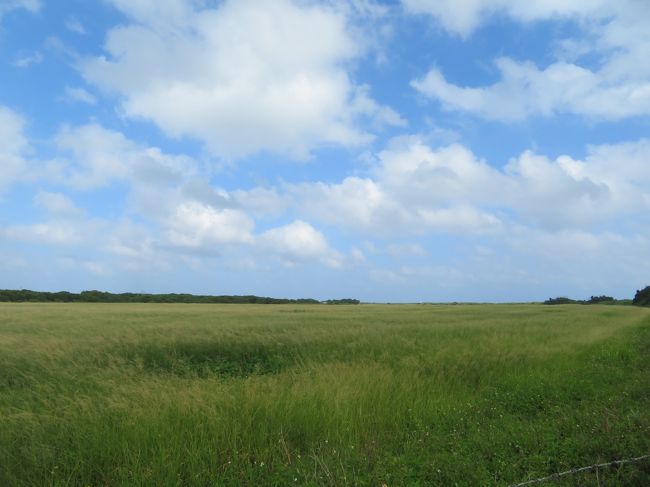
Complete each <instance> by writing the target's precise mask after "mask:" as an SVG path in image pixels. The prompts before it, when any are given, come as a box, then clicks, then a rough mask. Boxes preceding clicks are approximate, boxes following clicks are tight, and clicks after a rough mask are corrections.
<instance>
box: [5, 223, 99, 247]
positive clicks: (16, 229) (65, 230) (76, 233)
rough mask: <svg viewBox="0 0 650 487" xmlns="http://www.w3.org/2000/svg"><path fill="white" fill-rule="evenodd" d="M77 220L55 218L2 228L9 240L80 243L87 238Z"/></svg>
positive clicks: (53, 243) (66, 243)
mask: <svg viewBox="0 0 650 487" xmlns="http://www.w3.org/2000/svg"><path fill="white" fill-rule="evenodd" d="M88 230H90V228H83V225H79V224H78V223H77V222H73V221H69V220H64V219H57V220H51V221H48V222H44V223H34V224H26V225H23V224H19V225H10V226H8V227H6V228H5V229H4V230H3V234H4V235H3V236H4V237H5V238H7V239H9V240H20V241H26V242H36V243H41V244H51V245H66V246H69V245H80V244H82V243H83V242H84V241H86V240H87V238H88V234H87V233H85V232H86V231H88Z"/></svg>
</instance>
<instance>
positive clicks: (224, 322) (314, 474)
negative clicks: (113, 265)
mask: <svg viewBox="0 0 650 487" xmlns="http://www.w3.org/2000/svg"><path fill="white" fill-rule="evenodd" d="M649 384H650V310H648V309H646V308H640V307H632V306H626V307H620V306H607V307H604V306H573V305H568V306H561V307H548V306H541V305H473V306H467V305H456V306H444V305H391V306H388V305H361V306H307V305H296V304H292V305H278V306H272V307H261V306H253V305H237V306H230V305H228V306H226V305H202V306H192V305H174V304H170V305H167V306H159V305H151V304H119V305H115V304H111V305H106V304H42V303H36V304H33V303H21V304H2V305H0V485H3V486H4V485H6V486H14V487H22V486H35V485H39V486H40V485H47V486H120V485H122V486H131V485H143V486H144V485H156V486H178V485H182V486H210V485H233V486H239V485H251V486H257V485H279V486H286V485H312V486H316V485H330V486H343V485H368V486H380V485H383V484H386V485H389V486H397V485H507V484H511V483H514V482H518V481H523V480H526V479H531V478H537V477H541V476H544V475H548V474H551V473H554V472H558V471H562V470H566V469H568V468H571V467H575V466H582V465H590V464H593V463H598V462H605V461H610V460H614V459H620V458H626V457H633V456H639V455H642V454H645V453H648V452H650V415H649V414H648V411H650V386H649ZM569 482H570V483H572V482H575V483H576V485H597V482H598V483H600V484H601V485H649V484H650V464H648V463H647V462H641V463H637V464H631V465H626V466H622V467H620V468H615V469H608V470H601V471H600V472H599V477H598V478H597V479H596V477H595V474H593V473H581V474H578V475H576V476H575V477H574V478H573V479H572V480H570V481H569Z"/></svg>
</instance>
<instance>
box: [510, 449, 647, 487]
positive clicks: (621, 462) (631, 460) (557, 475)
mask: <svg viewBox="0 0 650 487" xmlns="http://www.w3.org/2000/svg"><path fill="white" fill-rule="evenodd" d="M647 459H650V454H648V455H643V456H640V457H635V458H626V459H625V460H614V461H613V462H608V463H596V464H594V465H589V466H587V467H580V468H572V469H571V470H567V471H565V472H559V473H554V474H553V475H549V476H548V477H540V478H538V479H533V480H527V481H526V482H521V483H519V484H512V485H511V486H510V487H523V486H525V485H533V484H541V483H542V482H548V481H549V480H556V479H559V478H561V477H564V476H566V475H574V474H576V473H580V472H588V471H590V470H596V472H598V469H599V468H607V467H614V466H619V465H625V464H626V463H636V462H641V461H643V460H647Z"/></svg>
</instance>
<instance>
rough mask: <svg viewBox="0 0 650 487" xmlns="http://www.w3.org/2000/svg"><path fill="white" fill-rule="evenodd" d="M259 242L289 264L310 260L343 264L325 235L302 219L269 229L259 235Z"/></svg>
mask: <svg viewBox="0 0 650 487" xmlns="http://www.w3.org/2000/svg"><path fill="white" fill-rule="evenodd" d="M259 243H260V245H261V246H262V248H265V249H268V250H269V251H271V252H272V253H274V254H276V255H277V256H279V257H280V258H281V259H282V260H283V261H284V262H285V263H286V264H288V265H295V264H299V263H301V262H310V261H321V262H323V263H324V264H326V265H328V266H330V267H340V266H341V265H342V256H341V255H340V253H339V252H337V251H335V250H333V249H332V248H330V246H329V244H328V243H327V239H326V238H325V236H324V235H323V234H322V233H321V232H319V231H318V230H316V229H315V228H314V227H312V226H311V225H310V224H309V223H307V222H304V221H302V220H296V221H294V222H293V223H290V224H288V225H284V226H282V227H277V228H273V229H271V230H267V231H266V232H264V233H262V234H261V235H260V236H259Z"/></svg>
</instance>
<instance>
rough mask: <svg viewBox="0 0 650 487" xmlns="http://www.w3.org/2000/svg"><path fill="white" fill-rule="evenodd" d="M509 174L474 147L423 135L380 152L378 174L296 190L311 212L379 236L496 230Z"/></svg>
mask: <svg viewBox="0 0 650 487" xmlns="http://www.w3.org/2000/svg"><path fill="white" fill-rule="evenodd" d="M503 182H505V178H504V177H503V175H501V174H500V173H499V172H498V171H496V170H494V169H492V168H490V167H489V166H488V165H487V164H485V163H484V162H482V161H480V160H478V159H477V158H476V157H475V156H474V155H473V154H472V153H471V152H470V151H469V150H467V149H466V148H464V147H462V146H460V145H457V144H455V145H452V146H449V147H446V148H442V149H439V150H433V149H431V148H430V147H429V146H427V145H426V143H424V142H423V141H422V140H421V139H420V138H418V137H404V138H399V139H396V140H395V141H394V142H393V144H392V147H390V148H388V149H386V150H384V151H382V152H380V153H379V154H378V164H377V166H376V167H375V168H374V169H373V174H372V177H366V178H360V177H348V178H346V179H344V180H343V181H342V182H341V183H337V184H325V183H305V184H302V185H297V186H295V187H294V188H292V191H293V192H294V194H295V195H296V197H297V198H298V200H299V201H300V206H301V208H302V209H303V211H305V212H306V213H307V214H310V215H313V216H315V217H317V218H320V219H322V220H323V221H326V222H328V223H331V224H336V225H341V226H344V227H347V228H349V229H353V230H356V231H364V232H371V233H373V234H375V235H383V236H387V235H394V234H395V233H399V232H405V233H408V234H425V233H429V232H451V233H493V232H495V231H498V230H499V229H500V227H501V221H500V219H499V217H498V216H497V215H495V214H493V213H492V212H491V211H490V210H489V209H481V208H479V207H478V206H473V205H475V204H477V203H494V197H495V195H496V194H500V192H501V188H500V186H501V184H502V183H503Z"/></svg>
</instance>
